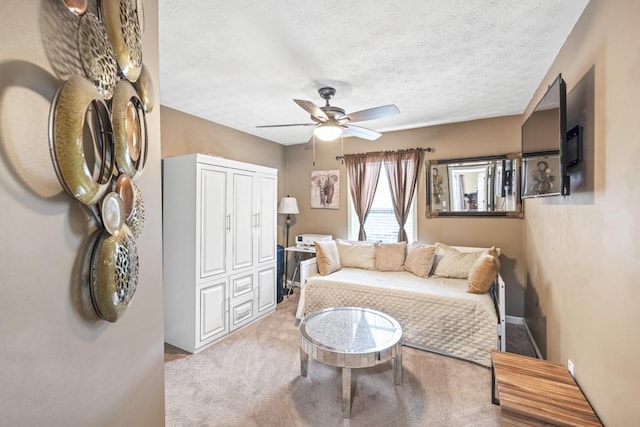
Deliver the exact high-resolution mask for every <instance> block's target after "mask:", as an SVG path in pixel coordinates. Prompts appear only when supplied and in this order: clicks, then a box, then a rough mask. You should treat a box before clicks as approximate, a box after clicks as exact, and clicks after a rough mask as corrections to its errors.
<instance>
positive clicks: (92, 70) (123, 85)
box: [49, 0, 153, 322]
mask: <svg viewBox="0 0 640 427" xmlns="http://www.w3.org/2000/svg"><path fill="white" fill-rule="evenodd" d="M60 1H62V3H63V4H64V5H65V6H66V8H67V9H68V10H69V13H73V14H75V15H78V16H79V23H78V29H77V46H78V53H79V57H80V61H81V63H82V69H83V71H84V75H82V74H75V75H72V76H71V77H69V78H68V79H67V80H66V81H65V82H64V83H63V84H62V85H61V86H60V88H59V89H58V91H57V93H56V95H55V97H54V99H53V102H52V104H51V110H50V115H49V146H50V152H51V158H52V160H53V165H54V168H55V170H56V174H57V176H58V180H59V181H60V183H61V185H62V187H63V188H64V190H65V191H66V192H67V193H68V194H69V195H71V196H72V197H73V198H75V199H76V200H77V201H78V202H80V203H81V204H82V206H84V207H85V208H86V210H87V212H88V213H89V215H90V216H91V218H92V219H93V220H94V221H95V223H96V226H97V228H98V230H99V231H98V236H97V238H96V240H95V243H94V244H93V247H92V248H91V251H92V252H91V254H90V257H89V259H90V266H89V271H90V274H89V276H90V277H89V282H90V283H89V287H90V293H91V300H92V303H93V307H94V309H95V311H96V313H97V314H98V316H99V317H100V318H102V319H104V320H107V321H110V322H115V321H117V320H118V319H119V318H120V317H121V316H122V315H123V314H124V312H125V311H126V309H127V308H128V307H129V305H130V304H131V301H132V298H133V296H134V294H135V292H136V287H137V284H138V269H139V262H138V250H137V247H136V239H138V238H139V237H140V235H141V233H142V228H143V226H144V216H145V212H144V203H143V200H142V195H141V193H140V189H139V188H138V186H137V185H136V182H138V180H139V179H140V177H141V175H142V171H143V169H144V166H145V163H146V160H147V152H148V137H147V123H146V116H145V115H146V114H147V113H150V112H151V110H152V109H153V83H152V80H151V76H150V74H149V72H148V71H147V69H146V67H145V66H144V64H143V63H142V32H143V31H144V13H143V9H142V1H141V0H140V1H136V0H103V1H97V3H96V13H95V14H94V13H92V12H91V11H89V7H88V1H89V0H60Z"/></svg>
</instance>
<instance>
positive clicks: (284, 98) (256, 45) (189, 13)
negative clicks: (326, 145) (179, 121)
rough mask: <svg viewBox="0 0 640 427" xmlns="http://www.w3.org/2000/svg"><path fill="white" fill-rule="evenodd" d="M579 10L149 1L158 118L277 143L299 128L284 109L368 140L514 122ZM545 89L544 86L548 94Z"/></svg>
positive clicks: (489, 4)
mask: <svg viewBox="0 0 640 427" xmlns="http://www.w3.org/2000/svg"><path fill="white" fill-rule="evenodd" d="M587 4H588V0H394V1H391V0H389V1H378V2H372V1H366V0H350V1H337V0H325V1H308V0H260V1H252V0H239V1H233V2H232V1H228V2H227V1H211V0H191V1H184V0H159V9H160V12H159V13H160V98H161V99H160V101H161V103H162V104H163V105H166V106H168V107H171V108H174V109H177V110H180V111H184V112H186V113H189V114H193V115H195V116H199V117H202V118H204V119H207V120H211V121H213V122H216V123H220V124H222V125H225V126H228V127H231V128H234V129H238V130H240V131H243V132H246V133H249V134H252V135H257V136H259V137H262V138H265V139H268V140H271V141H274V142H277V143H280V144H284V145H291V144H300V143H305V142H306V141H307V140H308V139H309V136H310V135H311V128H310V127H284V128H268V129H258V128H256V126H257V125H268V124H287V123H308V122H310V120H309V115H308V114H307V113H306V112H305V111H304V110H302V109H301V108H300V107H299V106H297V105H296V104H295V103H294V102H293V99H294V98H295V99H304V100H309V101H312V102H314V103H315V104H316V105H319V106H320V105H323V102H324V101H323V100H322V99H321V98H320V97H319V95H318V93H317V89H318V88H320V87H322V86H327V85H329V86H333V87H335V88H336V89H337V93H336V96H335V97H334V99H332V100H331V105H334V106H338V107H341V108H343V109H345V110H346V111H347V113H349V112H353V111H358V110H362V109H366V108H371V107H376V106H378V105H385V104H396V105H397V106H398V108H399V109H400V114H399V115H397V116H394V117H390V118H384V119H378V120H373V121H368V122H360V123H358V125H361V126H365V127H369V128H372V129H375V130H377V131H380V132H384V131H389V130H398V129H410V128H416V127H422V126H428V125H435V124H442V123H453V122H460V121H466V120H473V119H480V118H487V117H496V116H505V115H512V114H521V113H522V112H523V111H524V109H525V108H526V106H527V103H528V102H529V100H530V99H531V97H532V96H533V94H534V91H535V90H536V88H537V87H538V85H539V84H540V83H541V81H542V79H543V78H544V75H545V73H546V72H547V70H548V69H549V66H550V65H551V63H552V61H553V59H554V58H555V56H556V55H557V53H558V51H559V50H560V48H561V46H562V45H563V43H564V42H565V40H566V38H567V36H568V34H569V32H570V31H571V29H572V28H573V26H574V25H575V23H576V21H577V20H578V18H579V16H580V14H581V13H582V11H583V10H584V8H585V6H586V5H587ZM548 83H549V84H550V83H551V82H548Z"/></svg>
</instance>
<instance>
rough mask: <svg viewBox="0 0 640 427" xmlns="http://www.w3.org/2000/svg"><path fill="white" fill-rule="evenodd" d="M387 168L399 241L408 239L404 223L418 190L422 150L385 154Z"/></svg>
mask: <svg viewBox="0 0 640 427" xmlns="http://www.w3.org/2000/svg"><path fill="white" fill-rule="evenodd" d="M383 159H384V166H385V170H386V171H387V177H388V178H389V187H390V190H391V199H392V201H393V210H394V211H395V214H396V220H397V221H398V225H399V226H400V230H399V231H398V242H406V241H407V232H406V230H405V229H404V225H405V224H406V223H407V217H408V216H409V209H410V208H411V201H412V200H413V195H414V194H415V192H416V186H417V184H418V174H419V172H420V165H421V164H422V150H421V149H413V150H400V151H394V152H387V153H384V155H383Z"/></svg>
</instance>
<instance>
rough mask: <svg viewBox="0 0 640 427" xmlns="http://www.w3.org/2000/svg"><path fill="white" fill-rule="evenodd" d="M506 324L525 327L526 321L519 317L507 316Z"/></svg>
mask: <svg viewBox="0 0 640 427" xmlns="http://www.w3.org/2000/svg"><path fill="white" fill-rule="evenodd" d="M504 320H505V322H507V323H511V324H513V325H524V319H523V318H522V317H517V316H505V318H504Z"/></svg>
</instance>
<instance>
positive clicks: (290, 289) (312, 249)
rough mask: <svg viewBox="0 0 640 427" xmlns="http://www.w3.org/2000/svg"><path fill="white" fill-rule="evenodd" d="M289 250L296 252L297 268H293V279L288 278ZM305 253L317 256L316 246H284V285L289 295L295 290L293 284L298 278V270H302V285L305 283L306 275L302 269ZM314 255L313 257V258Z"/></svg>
mask: <svg viewBox="0 0 640 427" xmlns="http://www.w3.org/2000/svg"><path fill="white" fill-rule="evenodd" d="M288 252H293V254H294V258H295V262H296V268H295V269H294V270H293V274H292V275H291V280H289V279H288V275H289V270H288V269H287V265H288V264H287V260H288V259H289V256H288ZM304 254H307V256H310V255H313V256H315V254H316V248H315V246H309V247H300V248H299V247H297V246H289V247H288V248H284V286H285V287H286V288H287V297H288V296H289V295H291V292H293V286H294V283H295V282H294V281H295V279H296V274H297V273H298V272H300V273H301V274H300V282H299V284H300V287H302V285H304V281H305V280H306V275H304V277H303V274H302V272H301V271H300V261H301V260H302V256H303V255H304ZM313 256H312V257H311V258H313Z"/></svg>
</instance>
